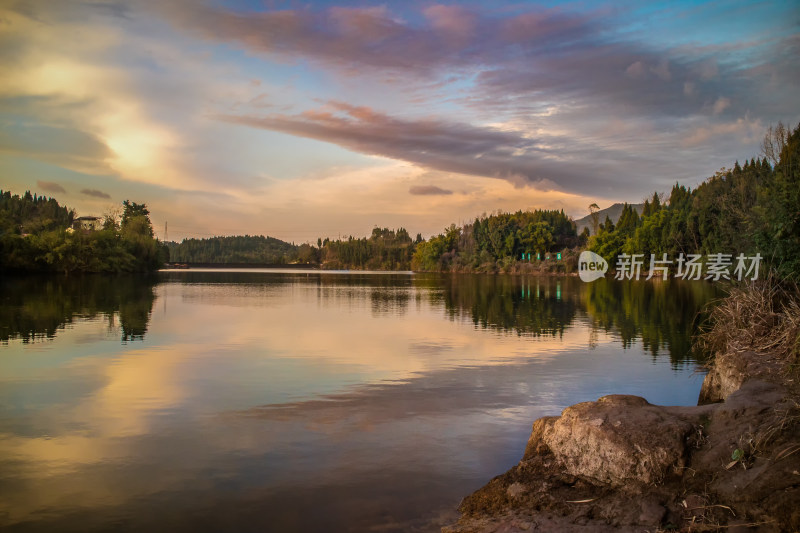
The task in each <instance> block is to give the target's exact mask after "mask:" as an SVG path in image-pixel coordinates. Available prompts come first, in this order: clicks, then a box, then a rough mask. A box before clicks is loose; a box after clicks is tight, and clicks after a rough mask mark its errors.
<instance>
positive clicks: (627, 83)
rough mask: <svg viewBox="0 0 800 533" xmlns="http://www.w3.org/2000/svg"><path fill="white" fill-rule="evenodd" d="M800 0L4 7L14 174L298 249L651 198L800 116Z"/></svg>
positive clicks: (97, 211)
mask: <svg viewBox="0 0 800 533" xmlns="http://www.w3.org/2000/svg"><path fill="white" fill-rule="evenodd" d="M798 86H800V4H798V3H797V2H794V1H786V2H732V1H714V2H685V1H677V2H654V3H643V2H632V1H631V2H627V1H621V2H613V3H605V2H593V1H579V2H553V1H546V2H525V1H509V2H504V1H498V0H494V1H483V2H481V1H475V2H450V3H433V2H427V1H419V0H406V1H387V2H383V3H377V2H361V1H357V2H332V1H306V2H299V1H278V0H274V1H272V0H260V1H256V0H231V1H223V0H219V1H211V0H206V1H203V0H125V1H115V0H95V1H91V2H89V1H87V2H80V1H74V0H58V1H54V0H19V1H17V0H0V188H1V189H4V190H11V191H12V192H14V193H18V194H19V193H22V192H24V191H25V190H30V191H32V192H36V193H38V194H44V195H47V196H52V197H55V198H56V199H58V200H59V202H60V203H62V204H66V205H68V206H69V207H72V208H74V209H75V210H76V212H77V214H78V215H79V216H80V215H98V216H101V215H103V214H105V213H113V212H114V210H115V209H117V210H118V209H119V207H118V206H119V205H120V204H121V202H122V201H123V200H125V199H129V200H131V201H134V202H139V203H146V204H147V206H148V208H149V209H150V212H151V219H152V221H153V224H154V226H155V230H156V233H157V235H158V237H160V238H162V239H164V238H168V239H169V240H180V239H183V238H192V237H195V238H203V237H210V236H213V235H234V234H250V235H259V234H263V235H269V236H273V237H277V238H280V239H283V240H286V241H289V242H296V243H303V242H312V243H313V242H316V240H317V238H318V237H322V238H324V237H331V238H336V237H339V236H342V237H344V236H347V235H353V236H356V237H359V236H365V235H369V234H370V233H371V231H372V228H374V227H375V226H379V227H389V228H397V227H401V226H402V227H405V228H406V229H407V230H408V231H409V232H410V233H411V234H412V235H414V234H416V233H421V234H422V235H423V236H424V237H426V238H427V237H429V236H431V235H433V234H437V233H439V232H441V231H442V230H443V228H445V227H446V226H448V225H449V224H450V223H456V224H459V223H465V222H469V221H471V220H473V219H474V218H475V217H476V216H480V215H481V214H483V213H493V212H497V211H498V210H502V211H512V212H513V211H517V210H520V209H522V210H526V209H537V208H543V209H563V210H564V211H565V212H566V213H567V214H569V215H571V216H574V217H575V218H580V217H582V216H584V215H585V214H586V213H587V212H588V206H589V204H591V203H597V204H598V205H599V206H600V207H606V206H609V205H611V204H613V203H615V202H620V201H628V202H639V201H641V200H642V199H643V198H645V197H647V196H651V195H652V193H653V192H662V193H667V194H668V193H669V190H670V189H671V187H672V185H673V184H674V183H676V182H679V183H681V184H684V185H687V186H690V187H695V186H696V185H697V184H699V183H701V182H702V181H703V180H704V179H706V178H708V177H709V176H712V175H713V174H714V173H715V172H716V171H717V170H719V169H720V168H721V167H731V166H733V163H734V162H735V161H736V160H737V159H738V160H740V161H743V160H745V159H749V158H751V157H758V156H759V145H760V142H761V140H762V138H763V136H764V134H765V132H766V130H767V128H768V127H769V126H770V125H774V124H777V122H778V121H783V122H784V123H787V124H790V125H795V124H797V122H798V120H800V90H798Z"/></svg>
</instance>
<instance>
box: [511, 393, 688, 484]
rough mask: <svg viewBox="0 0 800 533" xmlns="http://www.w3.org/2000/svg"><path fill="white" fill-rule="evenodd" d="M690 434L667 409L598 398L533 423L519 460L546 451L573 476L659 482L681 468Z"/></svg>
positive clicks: (627, 398) (604, 480) (625, 398)
mask: <svg viewBox="0 0 800 533" xmlns="http://www.w3.org/2000/svg"><path fill="white" fill-rule="evenodd" d="M692 432H693V426H692V424H691V423H690V422H688V421H687V420H684V419H682V418H681V417H679V416H677V415H676V414H675V411H674V410H670V408H665V407H659V406H656V405H651V404H649V403H648V402H647V400H645V399H644V398H640V397H638V396H625V395H611V396H604V397H602V398H600V399H599V400H597V401H596V402H585V403H579V404H577V405H573V406H571V407H568V408H566V409H565V410H564V411H563V413H562V414H561V416H560V417H546V418H542V419H539V420H537V421H536V423H535V424H534V427H533V431H532V433H531V438H530V440H529V441H528V446H527V448H526V450H525V458H524V459H530V458H531V457H532V456H533V455H535V454H541V453H542V452H543V451H547V450H549V452H551V453H552V454H553V455H554V456H555V458H556V460H557V462H558V463H559V464H560V465H561V466H562V467H563V469H564V470H565V471H566V472H568V473H569V474H571V475H574V476H577V477H582V478H587V479H589V480H592V481H595V482H601V483H607V484H610V485H614V486H623V485H629V484H630V482H632V481H633V482H642V483H649V484H652V483H659V482H661V481H662V480H663V479H664V477H665V476H666V475H668V474H669V473H670V472H671V471H672V470H673V469H675V468H680V467H683V466H685V461H686V457H687V450H686V445H687V438H688V437H689V436H690V435H691V434H692ZM524 459H523V460H524Z"/></svg>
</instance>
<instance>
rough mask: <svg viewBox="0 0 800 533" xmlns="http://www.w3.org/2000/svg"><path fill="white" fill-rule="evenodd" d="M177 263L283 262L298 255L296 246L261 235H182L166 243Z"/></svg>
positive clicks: (289, 260)
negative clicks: (204, 237)
mask: <svg viewBox="0 0 800 533" xmlns="http://www.w3.org/2000/svg"><path fill="white" fill-rule="evenodd" d="M166 244H167V247H168V248H169V258H170V261H172V262H176V263H219V264H225V263H251V264H272V265H282V264H286V263H291V262H293V260H295V259H296V258H297V250H298V247H297V246H295V245H293V244H290V243H288V242H284V241H281V240H279V239H275V238H273V237H264V236H263V235H236V236H231V237H211V238H207V239H184V240H183V241H181V242H179V243H178V242H168V243H166Z"/></svg>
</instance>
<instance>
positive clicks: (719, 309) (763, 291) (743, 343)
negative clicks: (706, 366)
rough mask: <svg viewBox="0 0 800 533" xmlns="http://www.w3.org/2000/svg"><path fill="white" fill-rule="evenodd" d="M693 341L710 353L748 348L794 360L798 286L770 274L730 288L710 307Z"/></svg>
mask: <svg viewBox="0 0 800 533" xmlns="http://www.w3.org/2000/svg"><path fill="white" fill-rule="evenodd" d="M697 344H698V346H699V347H700V349H701V350H703V351H705V352H706V353H707V354H709V355H711V356H713V355H715V354H717V353H727V352H735V351H741V350H750V351H753V352H756V353H758V354H763V355H767V356H770V357H775V358H777V359H779V360H781V361H784V362H786V363H788V364H795V363H796V362H797V360H798V357H799V356H800V288H798V286H797V285H796V284H794V283H792V284H789V283H787V282H779V281H778V280H777V279H776V278H775V277H773V276H770V277H769V278H767V279H765V280H759V281H755V282H752V283H749V284H747V285H744V286H741V287H733V288H731V289H730V292H729V294H728V296H727V297H725V298H723V299H722V300H721V301H719V302H718V303H717V305H716V306H715V307H714V308H713V310H712V311H711V314H710V317H709V325H708V326H707V327H705V328H703V330H702V331H701V333H700V335H699V337H698V339H697Z"/></svg>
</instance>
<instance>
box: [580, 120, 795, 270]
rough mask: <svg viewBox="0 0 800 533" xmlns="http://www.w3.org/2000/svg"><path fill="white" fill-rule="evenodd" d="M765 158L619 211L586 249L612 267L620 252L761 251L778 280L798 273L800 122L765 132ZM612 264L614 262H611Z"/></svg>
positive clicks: (658, 255)
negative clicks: (694, 187)
mask: <svg viewBox="0 0 800 533" xmlns="http://www.w3.org/2000/svg"><path fill="white" fill-rule="evenodd" d="M761 151H762V157H760V158H758V159H756V158H751V159H750V160H749V161H745V163H744V165H741V164H740V163H739V162H738V161H737V162H736V163H735V164H734V166H733V168H723V169H721V170H720V171H718V172H717V173H716V174H715V175H714V176H712V177H710V178H709V179H707V180H706V181H704V182H703V183H701V184H700V185H699V186H698V187H697V188H696V189H693V190H692V189H690V188H687V187H685V186H683V185H678V184H675V186H674V187H673V188H672V191H671V192H670V195H669V197H668V198H666V199H662V197H661V196H660V195H659V194H657V193H655V194H653V196H652V198H650V199H649V200H648V201H646V202H645V204H644V208H643V210H642V213H641V214H639V213H637V212H636V211H635V210H634V209H632V208H631V207H630V206H628V205H626V206H625V207H624V208H623V212H622V215H621V216H620V218H619V220H618V221H617V222H616V223H613V222H612V221H611V220H610V219H608V218H606V220H605V221H604V222H603V223H602V224H600V226H599V229H598V232H597V234H596V235H593V236H592V237H591V238H590V239H589V242H588V246H589V249H590V250H592V251H593V252H596V253H598V254H599V255H601V256H603V257H604V258H605V259H606V260H607V261H609V263H612V262H614V261H616V260H617V258H618V257H619V256H620V254H629V255H632V254H644V257H645V258H648V259H649V257H650V255H651V254H654V255H655V257H657V258H662V257H663V255H664V254H667V257H670V258H672V257H677V256H678V255H679V254H681V253H683V254H701V255H704V256H706V255H710V254H719V253H722V254H731V255H732V256H733V257H735V256H736V255H738V254H745V255H747V256H753V255H754V254H756V253H758V254H760V255H761V256H763V258H764V261H765V262H766V263H767V264H768V265H769V266H770V267H772V268H773V269H775V270H776V271H777V272H778V274H779V275H780V276H781V277H789V276H796V275H797V274H798V272H800V124H799V125H798V126H797V127H796V128H795V129H794V130H793V131H790V130H789V129H788V128H786V127H785V126H784V125H783V124H781V123H778V126H777V127H774V128H773V127H770V129H769V130H768V131H767V134H766V135H765V137H764V141H763V143H762V150H761ZM612 264H613V263H612Z"/></svg>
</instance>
